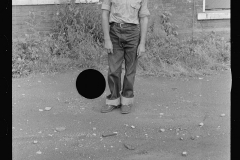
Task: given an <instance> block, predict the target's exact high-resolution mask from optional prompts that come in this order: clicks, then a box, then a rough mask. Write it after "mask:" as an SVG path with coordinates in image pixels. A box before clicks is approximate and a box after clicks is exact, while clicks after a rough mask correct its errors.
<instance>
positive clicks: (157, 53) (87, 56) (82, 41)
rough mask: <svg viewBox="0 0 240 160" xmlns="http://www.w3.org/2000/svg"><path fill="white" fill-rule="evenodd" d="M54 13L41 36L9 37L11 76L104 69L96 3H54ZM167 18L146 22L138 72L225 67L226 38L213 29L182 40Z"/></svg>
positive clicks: (170, 72) (171, 73) (201, 71)
mask: <svg viewBox="0 0 240 160" xmlns="http://www.w3.org/2000/svg"><path fill="white" fill-rule="evenodd" d="M56 11H57V12H56V13H55V14H54V17H53V22H54V26H53V28H52V30H51V32H50V33H48V34H40V33H39V32H38V31H36V30H35V29H34V27H33V28H32V31H33V32H32V33H33V34H28V35H25V36H24V37H21V38H17V39H13V42H12V48H13V53H12V75H13V77H14V78H16V77H24V76H28V75H29V74H33V73H46V72H47V73H52V72H64V71H67V70H69V69H75V68H96V69H99V70H102V69H106V67H107V53H106V51H105V50H104V49H103V33H102V28H101V9H100V5H98V4H75V3H74V0H71V3H70V4H67V3H65V4H61V5H56ZM30 18H31V17H30ZM170 18H171V14H170V13H168V12H164V13H160V14H159V15H156V17H155V18H154V19H155V20H154V23H152V24H150V26H149V30H148V37H147V44H146V49H147V52H146V55H145V56H144V57H142V58H141V59H139V65H138V74H139V75H153V76H158V75H166V76H181V75H184V76H191V75H196V74H197V75H202V74H209V73H212V72H215V71H218V70H222V69H229V67H230V43H229V42H226V41H225V40H224V39H223V38H222V37H220V36H218V35H216V34H215V33H211V34H203V35H202V36H201V37H200V36H199V37H198V38H194V39H193V40H192V39H185V40H180V39H178V37H177V35H178V33H177V26H176V25H174V24H172V23H170ZM156 27H158V28H159V30H158V32H157V34H156V31H154V28H156Z"/></svg>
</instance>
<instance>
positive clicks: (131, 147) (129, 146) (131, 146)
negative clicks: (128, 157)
mask: <svg viewBox="0 0 240 160" xmlns="http://www.w3.org/2000/svg"><path fill="white" fill-rule="evenodd" d="M123 145H124V147H125V148H127V149H128V150H135V147H134V146H133V145H131V144H126V143H124V144H123Z"/></svg>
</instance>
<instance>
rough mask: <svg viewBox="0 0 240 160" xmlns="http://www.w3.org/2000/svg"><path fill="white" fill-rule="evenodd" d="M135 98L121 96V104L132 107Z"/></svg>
mask: <svg viewBox="0 0 240 160" xmlns="http://www.w3.org/2000/svg"><path fill="white" fill-rule="evenodd" d="M133 100H134V98H126V97H123V96H122V95H121V104H122V105H131V104H133Z"/></svg>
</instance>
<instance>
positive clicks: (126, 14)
mask: <svg viewBox="0 0 240 160" xmlns="http://www.w3.org/2000/svg"><path fill="white" fill-rule="evenodd" d="M141 3H142V0H111V12H110V19H109V21H110V23H111V22H116V23H134V24H139V10H140V8H141Z"/></svg>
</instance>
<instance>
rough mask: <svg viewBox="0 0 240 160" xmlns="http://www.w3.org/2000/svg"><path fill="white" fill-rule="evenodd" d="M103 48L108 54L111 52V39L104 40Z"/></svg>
mask: <svg viewBox="0 0 240 160" xmlns="http://www.w3.org/2000/svg"><path fill="white" fill-rule="evenodd" d="M104 48H105V49H107V53H108V54H110V53H113V45H112V41H111V40H110V39H109V40H105V43H104Z"/></svg>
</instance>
